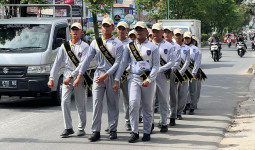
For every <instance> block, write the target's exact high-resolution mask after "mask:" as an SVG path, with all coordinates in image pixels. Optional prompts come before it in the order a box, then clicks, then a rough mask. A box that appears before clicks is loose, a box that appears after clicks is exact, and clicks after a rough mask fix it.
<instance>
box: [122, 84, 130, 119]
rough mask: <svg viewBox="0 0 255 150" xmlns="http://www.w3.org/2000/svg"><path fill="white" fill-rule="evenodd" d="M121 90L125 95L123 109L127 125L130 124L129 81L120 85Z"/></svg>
mask: <svg viewBox="0 0 255 150" xmlns="http://www.w3.org/2000/svg"><path fill="white" fill-rule="evenodd" d="M120 88H121V90H122V94H123V108H124V114H125V121H126V123H127V124H130V120H129V98H128V81H125V82H124V83H120Z"/></svg>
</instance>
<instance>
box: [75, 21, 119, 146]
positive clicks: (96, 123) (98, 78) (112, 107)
mask: <svg viewBox="0 0 255 150" xmlns="http://www.w3.org/2000/svg"><path fill="white" fill-rule="evenodd" d="M112 31H114V23H113V20H112V19H111V18H104V20H103V22H102V32H103V36H102V37H101V38H98V39H96V40H94V41H93V42H92V43H91V45H90V48H89V52H88V55H86V58H85V59H84V61H83V62H82V63H81V65H80V66H79V67H78V68H77V69H78V70H79V75H78V77H77V79H76V80H75V82H74V83H73V84H74V86H76V84H77V83H79V81H80V78H81V74H83V73H84V72H85V70H87V69H88V67H89V64H90V62H91V60H92V59H93V58H94V57H95V56H97V61H98V66H97V69H96V71H95V74H94V79H93V81H94V82H93V88H92V93H93V120H92V127H91V130H92V132H93V134H92V135H91V136H90V137H89V140H90V141H92V142H93V141H98V140H99V139H100V131H101V118H102V110H103V98H104V93H105V92H106V97H107V106H108V125H109V132H110V136H109V139H116V138H117V132H116V131H117V125H118V116H119V89H117V90H116V91H113V89H112V86H113V83H114V76H115V72H116V70H117V69H118V67H119V65H120V61H121V58H122V53H123V46H122V45H123V44H122V42H121V41H119V40H118V39H117V38H115V37H114V36H113V35H112ZM76 71H77V70H76ZM74 73H76V72H74Z"/></svg>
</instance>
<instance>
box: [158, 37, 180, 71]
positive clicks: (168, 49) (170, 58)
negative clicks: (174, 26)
mask: <svg viewBox="0 0 255 150" xmlns="http://www.w3.org/2000/svg"><path fill="white" fill-rule="evenodd" d="M153 43H154V44H156V46H157V47H158V50H159V54H160V55H161V56H162V57H163V58H164V60H165V61H166V62H167V64H165V65H164V66H160V67H159V72H163V71H166V70H168V69H170V68H171V67H173V66H174V63H175V52H174V49H173V46H172V44H170V43H169V42H167V41H165V40H162V41H161V42H160V43H155V42H154V41H153Z"/></svg>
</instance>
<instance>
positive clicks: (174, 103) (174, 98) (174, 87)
mask: <svg viewBox="0 0 255 150" xmlns="http://www.w3.org/2000/svg"><path fill="white" fill-rule="evenodd" d="M175 79H176V78H175V76H174V74H173V73H171V75H170V103H169V106H170V107H169V108H170V118H172V119H175V118H176V116H177V108H178V86H179V85H178V83H175Z"/></svg>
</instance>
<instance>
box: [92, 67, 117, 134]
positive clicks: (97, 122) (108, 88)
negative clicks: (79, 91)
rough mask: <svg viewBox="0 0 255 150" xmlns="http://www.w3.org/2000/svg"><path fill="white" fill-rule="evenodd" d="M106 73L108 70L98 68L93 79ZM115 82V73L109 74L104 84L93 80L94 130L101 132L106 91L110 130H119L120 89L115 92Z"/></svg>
mask: <svg viewBox="0 0 255 150" xmlns="http://www.w3.org/2000/svg"><path fill="white" fill-rule="evenodd" d="M104 73H106V71H101V70H96V72H95V75H94V79H93V81H95V80H96V77H98V76H100V75H102V74H104ZM113 83H114V75H109V76H108V77H107V79H106V80H105V81H104V82H103V83H102V84H97V83H96V82H93V87H92V94H93V118H92V127H91V130H92V132H100V130H101V123H102V122H101V119H102V113H103V99H104V94H105V93H106V99H107V107H108V126H109V131H110V132H111V131H117V125H118V117H119V95H120V93H119V89H118V90H117V91H116V92H114V91H113V89H112V86H113Z"/></svg>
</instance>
